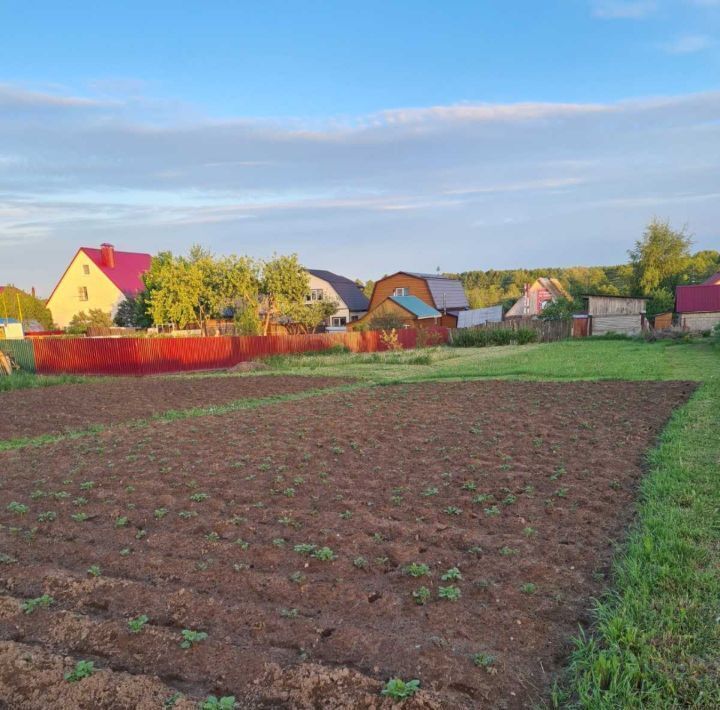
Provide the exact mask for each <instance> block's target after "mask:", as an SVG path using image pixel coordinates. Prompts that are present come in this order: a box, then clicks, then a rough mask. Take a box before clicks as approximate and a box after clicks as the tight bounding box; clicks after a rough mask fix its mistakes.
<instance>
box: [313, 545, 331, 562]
mask: <svg viewBox="0 0 720 710" xmlns="http://www.w3.org/2000/svg"><path fill="white" fill-rule="evenodd" d="M312 556H313V557H314V558H315V559H316V560H322V561H323V562H330V561H332V560H334V559H335V558H336V557H337V555H336V554H335V553H334V552H333V551H332V550H331V549H330V548H329V547H321V548H320V549H319V550H315V551H314V552H313V553H312Z"/></svg>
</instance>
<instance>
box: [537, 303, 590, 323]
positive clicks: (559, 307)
mask: <svg viewBox="0 0 720 710" xmlns="http://www.w3.org/2000/svg"><path fill="white" fill-rule="evenodd" d="M581 309H582V305H581V303H580V302H577V301H568V299H567V298H558V300H557V301H554V302H552V303H548V304H547V306H545V308H543V309H542V311H541V312H540V315H539V316H538V318H540V319H541V320H562V319H564V318H572V314H573V313H577V312H578V311H579V310H581Z"/></svg>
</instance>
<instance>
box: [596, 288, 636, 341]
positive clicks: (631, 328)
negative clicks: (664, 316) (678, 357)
mask: <svg viewBox="0 0 720 710" xmlns="http://www.w3.org/2000/svg"><path fill="white" fill-rule="evenodd" d="M583 299H584V300H586V301H587V314H588V333H587V334H588V335H605V334H606V333H623V334H625V335H639V334H640V333H642V331H643V330H645V326H646V323H645V304H646V302H647V299H645V298H634V297H632V296H606V295H603V294H598V295H588V296H583Z"/></svg>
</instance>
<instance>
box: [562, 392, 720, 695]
mask: <svg viewBox="0 0 720 710" xmlns="http://www.w3.org/2000/svg"><path fill="white" fill-rule="evenodd" d="M718 403H720V384H718V383H717V382H712V383H707V384H705V385H703V386H701V388H700V389H699V390H698V391H697V392H696V393H695V395H694V396H693V397H692V398H691V400H690V401H689V402H688V403H687V404H686V405H685V406H684V407H683V408H682V409H680V410H678V411H677V412H676V413H675V415H674V416H673V417H672V419H671V421H670V424H669V425H668V427H667V428H666V430H665V432H664V433H663V435H662V437H661V440H660V445H659V446H658V448H657V449H655V450H654V451H653V452H652V454H651V455H650V464H651V470H650V473H649V474H648V475H647V476H646V477H645V478H644V480H643V482H642V484H641V498H640V504H639V511H638V519H637V522H636V525H635V526H634V528H633V529H632V531H631V533H630V536H629V539H628V541H627V543H626V545H625V547H624V549H623V552H622V553H621V555H620V556H619V558H618V559H617V560H616V562H615V565H614V573H615V585H614V589H613V590H612V591H611V592H608V593H607V594H606V596H605V597H604V598H602V599H601V600H600V601H599V602H598V603H597V606H596V608H595V616H596V624H595V628H594V629H593V633H592V634H591V635H589V636H586V635H584V634H581V635H580V637H579V638H578V639H576V651H575V653H574V654H573V656H572V658H571V662H570V666H569V669H568V677H567V678H566V679H565V685H564V686H563V684H562V683H561V684H560V685H559V686H558V687H556V689H555V691H554V693H553V698H552V702H553V704H554V706H555V707H570V708H574V707H582V708H603V709H605V708H608V709H609V708H680V707H692V708H718V707H720V475H718V464H719V462H720V436H718V431H720V406H718Z"/></svg>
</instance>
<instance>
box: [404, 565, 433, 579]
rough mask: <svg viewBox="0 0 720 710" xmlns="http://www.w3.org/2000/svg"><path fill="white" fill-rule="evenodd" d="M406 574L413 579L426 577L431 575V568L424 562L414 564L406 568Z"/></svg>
mask: <svg viewBox="0 0 720 710" xmlns="http://www.w3.org/2000/svg"><path fill="white" fill-rule="evenodd" d="M405 573H406V574H409V575H410V576H411V577H424V576H425V575H426V574H430V568H429V567H428V566H427V565H426V564H425V563H424V562H412V563H410V564H409V565H408V566H407V567H406V568H405Z"/></svg>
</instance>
